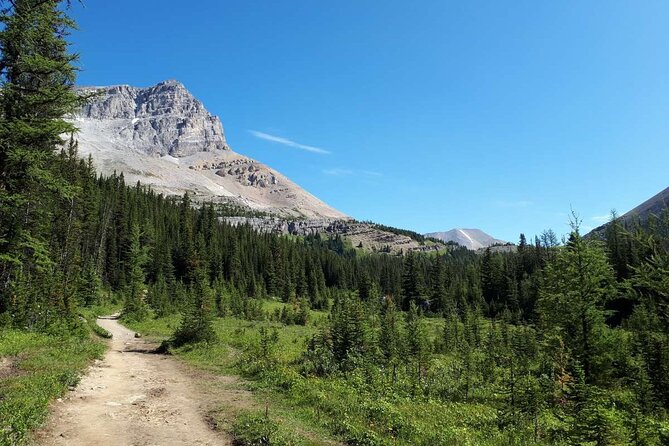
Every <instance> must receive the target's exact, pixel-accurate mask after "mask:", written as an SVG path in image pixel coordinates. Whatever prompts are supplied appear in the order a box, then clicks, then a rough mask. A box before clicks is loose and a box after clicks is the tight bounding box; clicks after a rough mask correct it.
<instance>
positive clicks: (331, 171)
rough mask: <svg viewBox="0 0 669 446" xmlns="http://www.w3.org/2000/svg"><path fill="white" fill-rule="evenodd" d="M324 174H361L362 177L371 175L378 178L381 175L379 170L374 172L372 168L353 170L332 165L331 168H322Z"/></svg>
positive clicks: (336, 175) (340, 175)
mask: <svg viewBox="0 0 669 446" xmlns="http://www.w3.org/2000/svg"><path fill="white" fill-rule="evenodd" d="M322 172H323V173H324V174H325V175H330V176H334V177H343V176H350V175H356V176H363V177H373V178H380V177H382V176H383V174H382V173H381V172H376V171H374V170H353V169H344V168H340V167H334V168H331V169H323V171H322Z"/></svg>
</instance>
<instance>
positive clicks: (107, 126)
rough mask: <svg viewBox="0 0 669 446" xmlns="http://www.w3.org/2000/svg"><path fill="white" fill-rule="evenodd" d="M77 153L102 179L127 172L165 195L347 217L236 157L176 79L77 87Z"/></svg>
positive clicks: (281, 212) (292, 214) (285, 213)
mask: <svg viewBox="0 0 669 446" xmlns="http://www.w3.org/2000/svg"><path fill="white" fill-rule="evenodd" d="M79 91H80V92H81V94H86V95H91V96H92V97H91V101H90V102H89V104H88V105H86V106H84V107H83V108H82V109H81V111H80V112H79V113H78V114H77V115H76V116H74V117H73V119H72V120H73V121H74V124H75V126H76V127H77V128H78V129H79V134H78V140H79V153H80V154H81V155H82V156H84V157H86V156H88V155H90V156H92V158H93V161H94V163H95V166H96V168H97V169H98V171H99V172H100V173H103V174H107V175H109V174H112V173H113V172H123V174H124V176H125V179H126V181H127V182H129V183H135V182H137V181H140V182H141V183H143V184H147V185H150V186H151V187H152V188H153V189H154V190H155V191H156V192H159V193H163V194H165V195H183V194H184V193H186V192H188V193H189V194H191V196H192V198H193V199H194V200H196V201H211V202H215V203H231V202H232V203H234V204H236V205H238V206H241V207H244V208H249V209H250V210H253V211H260V212H261V213H263V214H271V215H278V216H281V217H286V218H325V217H327V218H346V215H344V214H343V213H341V212H339V211H338V210H336V209H334V208H332V207H330V206H328V205H327V204H325V203H323V202H322V201H321V200H319V199H318V198H316V197H314V196H313V195H311V194H310V193H308V192H307V191H305V190H304V189H302V188H301V187H299V186H298V185H297V184H295V183H293V182H292V181H290V180H289V179H288V178H286V177H285V176H283V175H281V173H280V172H278V171H276V170H274V169H272V168H270V167H268V166H266V165H264V164H262V163H260V162H258V161H255V160H252V159H250V158H248V157H245V156H243V155H240V154H238V153H235V152H233V151H232V150H231V149H230V148H229V147H228V144H227V142H226V140H225V135H224V133H223V126H222V125H221V122H220V120H219V119H218V118H217V117H216V116H213V115H212V114H210V113H209V112H208V111H207V110H206V109H205V107H204V105H202V103H201V102H200V101H198V100H197V99H195V97H193V95H192V94H191V93H189V92H188V90H186V88H185V87H184V86H183V85H182V84H180V83H179V82H176V81H166V82H161V83H160V84H158V85H155V86H153V87H148V88H136V87H129V86H127V85H121V86H113V87H87V88H80V89H79Z"/></svg>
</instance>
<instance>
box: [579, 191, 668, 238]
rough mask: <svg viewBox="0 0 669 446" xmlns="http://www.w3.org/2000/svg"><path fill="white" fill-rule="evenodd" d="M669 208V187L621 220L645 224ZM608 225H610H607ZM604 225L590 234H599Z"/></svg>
mask: <svg viewBox="0 0 669 446" xmlns="http://www.w3.org/2000/svg"><path fill="white" fill-rule="evenodd" d="M668 208H669V187H668V188H666V189H665V190H663V191H662V192H660V193H658V194H657V195H654V196H653V197H651V198H649V199H648V200H646V201H644V202H643V203H641V204H640V205H639V206H637V207H635V208H634V209H632V210H631V211H629V212H627V213H625V214H623V215H622V216H621V217H620V219H621V220H622V222H623V223H631V222H633V221H639V222H640V223H642V224H644V223H646V222H647V221H648V219H649V218H650V217H651V216H656V217H660V216H661V215H662V213H663V212H664V211H665V209H668ZM607 224H608V223H607ZM607 224H604V225H602V226H600V227H598V228H595V229H593V230H592V231H591V232H590V234H599V233H601V232H602V231H603V230H604V229H605V228H606V226H607Z"/></svg>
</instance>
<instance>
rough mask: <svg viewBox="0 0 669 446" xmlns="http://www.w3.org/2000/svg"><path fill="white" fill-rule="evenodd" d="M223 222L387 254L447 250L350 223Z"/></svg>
mask: <svg viewBox="0 0 669 446" xmlns="http://www.w3.org/2000/svg"><path fill="white" fill-rule="evenodd" d="M225 221H226V222H228V223H230V224H232V225H249V226H251V227H252V228H254V229H256V230H257V231H260V232H269V233H272V234H291V235H298V236H307V235H316V234H321V235H324V236H326V237H328V236H333V235H338V236H341V237H343V238H344V239H346V240H348V241H349V242H350V243H351V246H353V247H361V248H362V249H364V250H368V251H377V252H387V253H389V254H406V253H408V252H412V251H414V252H427V251H442V250H444V249H446V246H445V245H442V244H436V243H429V242H427V243H421V242H418V241H416V240H414V239H412V238H410V237H408V236H406V235H402V234H394V233H392V232H387V231H383V230H380V229H378V228H376V227H375V226H374V225H373V224H369V223H360V222H356V221H352V220H332V219H310V220H285V219H281V218H246V217H226V218H225Z"/></svg>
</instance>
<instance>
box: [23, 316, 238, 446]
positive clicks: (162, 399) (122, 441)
mask: <svg viewBox="0 0 669 446" xmlns="http://www.w3.org/2000/svg"><path fill="white" fill-rule="evenodd" d="M97 322H98V324H99V325H100V326H101V327H103V328H104V329H106V330H108V331H109V332H111V333H112V335H113V338H112V341H111V348H110V350H109V351H108V352H107V354H106V356H105V358H104V360H102V361H98V362H96V364H95V365H94V366H93V367H91V368H90V370H89V373H88V374H87V375H86V376H84V377H83V378H82V380H81V383H80V384H79V386H78V387H77V388H76V389H75V390H74V391H73V392H70V393H69V394H68V395H67V396H66V398H64V399H63V400H62V401H61V400H59V401H58V402H56V403H54V405H53V411H52V415H51V417H50V418H49V422H48V423H47V425H46V427H45V428H44V429H42V431H40V432H38V433H37V438H36V439H37V441H38V442H39V444H40V445H42V446H56V445H57V446H60V445H72V446H80V445H81V446H83V445H95V446H98V445H119V446H126V445H127V446H173V445H174V446H176V445H230V444H232V442H231V440H230V439H229V438H228V437H226V436H225V435H223V434H221V433H217V432H214V431H212V430H211V429H210V428H209V426H208V424H207V423H206V421H205V418H204V407H206V405H207V404H206V402H207V396H206V395H203V394H202V393H201V392H202V391H201V390H200V389H199V388H198V386H197V385H196V383H195V382H193V378H192V377H191V376H190V375H189V373H188V369H187V367H186V366H184V365H183V364H181V363H179V362H178V361H176V360H175V359H174V358H171V357H169V356H164V355H157V354H152V353H150V350H149V346H148V345H147V344H146V342H144V341H142V340H139V339H135V337H134V335H135V333H134V332H133V331H130V330H128V329H127V328H125V327H123V326H122V325H121V324H119V323H118V321H117V320H116V319H112V318H101V319H98V321H97Z"/></svg>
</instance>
